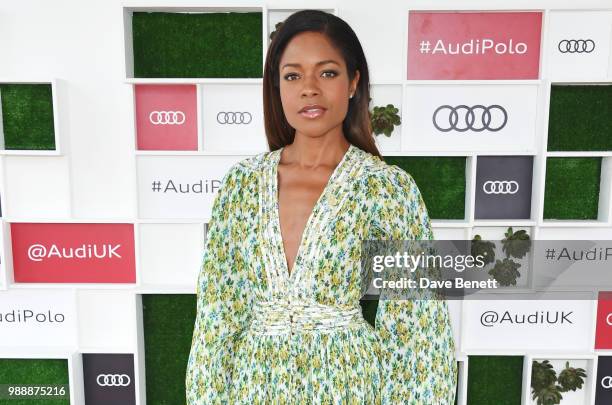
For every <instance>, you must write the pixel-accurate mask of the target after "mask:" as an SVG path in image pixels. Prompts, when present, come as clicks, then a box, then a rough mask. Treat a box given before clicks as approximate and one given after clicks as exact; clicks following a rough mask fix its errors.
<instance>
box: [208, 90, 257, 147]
mask: <svg viewBox="0 0 612 405" xmlns="http://www.w3.org/2000/svg"><path fill="white" fill-rule="evenodd" d="M262 100H263V96H262V87H261V84H204V85H202V132H203V133H202V137H203V145H204V150H206V151H215V152H232V153H233V152H249V153H256V152H264V151H267V150H268V143H267V139H266V131H265V129H264V120H263V101H262Z"/></svg>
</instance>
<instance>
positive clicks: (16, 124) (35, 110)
mask: <svg viewBox="0 0 612 405" xmlns="http://www.w3.org/2000/svg"><path fill="white" fill-rule="evenodd" d="M0 99H1V100H2V106H1V107H2V127H3V132H4V148H5V149H6V150H15V149H22V150H55V131H54V123H53V97H52V93H51V84H8V83H7V84H0Z"/></svg>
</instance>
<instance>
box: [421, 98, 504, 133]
mask: <svg viewBox="0 0 612 405" xmlns="http://www.w3.org/2000/svg"><path fill="white" fill-rule="evenodd" d="M446 110H448V113H447V112H446ZM494 111H499V112H501V113H502V114H503V116H504V118H503V120H495V121H496V122H494V123H492V118H491V113H492V112H494ZM476 114H478V115H479V116H480V122H479V123H476ZM460 116H461V124H459V121H460V118H459V117H460ZM447 121H448V125H447V124H446V122H447ZM500 121H501V122H500ZM507 122H508V113H507V112H506V110H505V109H504V107H502V106H501V105H497V104H494V105H490V106H488V107H487V106H484V105H480V104H478V105H474V106H472V107H470V106H467V105H464V104H461V105H458V106H456V107H453V106H450V105H441V106H440V107H438V108H436V111H434V113H433V124H434V126H435V127H436V129H437V130H439V131H442V132H449V131H452V130H453V129H454V130H455V131H459V132H465V131H467V130H470V129H471V130H472V131H476V132H481V131H484V130H485V129H488V130H489V131H493V132H495V131H499V130H500V129H502V128H503V127H505V126H506V123H507ZM475 124H476V125H475Z"/></svg>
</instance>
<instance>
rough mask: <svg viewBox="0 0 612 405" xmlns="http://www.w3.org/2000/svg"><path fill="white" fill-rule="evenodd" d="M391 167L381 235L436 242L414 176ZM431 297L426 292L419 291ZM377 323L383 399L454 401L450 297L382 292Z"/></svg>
mask: <svg viewBox="0 0 612 405" xmlns="http://www.w3.org/2000/svg"><path fill="white" fill-rule="evenodd" d="M387 170H388V172H387V173H386V174H385V175H384V176H382V177H379V183H378V185H379V187H378V190H380V193H379V194H378V198H377V199H376V202H375V203H374V214H373V219H374V227H375V229H376V231H375V233H377V236H378V237H377V238H376V239H378V240H395V241H398V242H399V241H402V240H433V238H434V235H433V231H432V228H431V223H430V219H429V216H428V213H427V209H426V207H425V203H424V201H423V198H422V196H421V193H420V191H419V189H418V187H417V185H416V183H415V181H414V179H413V178H412V176H411V175H410V174H408V173H407V172H405V171H404V170H402V169H401V168H399V167H397V166H389V167H388V168H387ZM372 239H375V238H372ZM417 273H418V271H417ZM436 274H438V273H436ZM427 291H431V290H427ZM427 296H428V295H427V292H425V295H419V297H427ZM429 297H431V295H429ZM436 297H437V298H439V296H436ZM403 298H406V295H404V296H403ZM375 324H376V326H375V329H376V331H377V333H378V335H379V337H380V341H381V342H382V351H383V356H386V358H385V360H386V361H384V362H383V364H382V376H383V379H382V392H381V396H382V403H383V404H418V405H434V404H435V405H452V404H454V401H455V392H456V385H457V365H456V360H455V342H454V338H453V334H452V328H451V324H450V317H449V313H448V306H447V303H446V301H445V300H444V299H434V298H426V299H414V298H412V297H408V299H397V298H392V299H385V293H384V291H382V292H381V296H380V300H379V304H378V308H377V312H376V321H375Z"/></svg>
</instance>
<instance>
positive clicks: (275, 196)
mask: <svg viewBox="0 0 612 405" xmlns="http://www.w3.org/2000/svg"><path fill="white" fill-rule="evenodd" d="M353 148H354V146H353V144H349V147H348V149H347V150H346V152H344V156H343V157H342V159H341V160H340V162H339V163H338V165H337V166H336V167H335V168H334V170H333V171H332V174H331V175H330V176H329V179H328V180H327V183H326V184H325V187H324V188H323V191H322V192H321V194H320V195H319V198H318V199H317V201H316V202H315V204H314V206H313V207H312V211H311V212H310V215H309V216H308V219H307V220H306V225H305V226H304V230H303V231H302V236H301V238H300V242H299V245H298V248H297V252H296V254H295V259H294V261H293V266H291V273H289V263H287V255H286V254H285V244H284V242H283V235H282V232H281V226H280V204H279V200H280V199H279V190H278V183H279V182H278V166H279V163H280V157H281V152H282V150H283V149H284V147H281V148H280V149H277V150H276V151H275V155H274V158H273V161H272V175H271V179H272V202H273V209H272V212H273V213H274V226H275V228H276V230H275V231H276V232H277V234H278V238H277V240H278V243H277V249H276V250H277V252H278V253H279V254H280V258H279V261H280V262H281V263H282V264H283V270H284V271H283V274H284V275H285V277H286V278H287V280H289V281H291V280H293V279H295V277H296V276H295V274H296V273H297V272H298V271H299V265H300V262H301V255H302V254H303V250H304V249H305V245H306V243H307V241H308V237H309V231H310V228H311V227H312V223H313V222H314V220H315V218H316V216H317V214H318V212H319V210H320V208H321V204H322V203H323V200H324V199H325V197H326V196H327V194H329V193H330V192H331V191H330V190H331V189H332V188H333V185H334V182H335V180H336V178H337V177H338V176H339V175H340V173H341V171H342V168H343V167H344V165H345V163H346V161H347V160H348V158H349V155H350V153H351V152H352V150H353ZM296 266H297V268H296Z"/></svg>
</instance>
